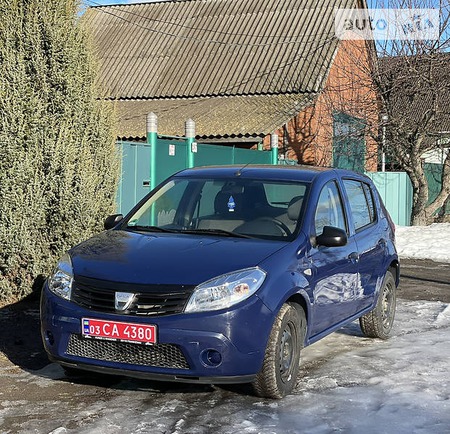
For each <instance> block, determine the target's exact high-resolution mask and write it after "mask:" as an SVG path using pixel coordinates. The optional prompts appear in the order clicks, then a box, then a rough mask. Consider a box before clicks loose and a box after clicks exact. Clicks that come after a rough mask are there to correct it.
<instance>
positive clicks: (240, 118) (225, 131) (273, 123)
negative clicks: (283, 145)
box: [111, 94, 311, 138]
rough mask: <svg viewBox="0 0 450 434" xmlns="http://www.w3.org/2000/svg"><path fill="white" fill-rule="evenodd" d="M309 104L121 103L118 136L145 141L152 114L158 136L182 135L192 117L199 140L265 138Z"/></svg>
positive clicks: (298, 98)
mask: <svg viewBox="0 0 450 434" xmlns="http://www.w3.org/2000/svg"><path fill="white" fill-rule="evenodd" d="M310 102H311V100H310V95H305V94H297V95H293V94H291V95H254V96H233V97H214V98H209V97H206V98H195V99H176V100H144V101H143V100H139V101H137V100H129V101H120V104H119V105H118V107H117V109H118V115H119V117H120V125H119V131H118V133H119V137H123V138H130V137H133V138H137V137H139V138H144V137H145V136H146V117H147V113H150V112H155V113H156V115H157V116H158V133H159V134H166V135H178V136H182V135H184V122H185V121H186V120H187V119H188V118H192V119H194V121H195V124H196V134H197V136H200V137H209V136H222V137H223V136H245V135H248V134H249V133H250V134H252V135H256V136H257V135H265V134H267V132H271V131H274V130H276V129H277V128H279V127H281V126H282V125H283V124H284V123H286V122H287V121H288V120H289V119H291V118H292V117H293V116H294V115H295V114H296V113H298V112H299V111H301V110H302V109H303V108H304V107H305V106H306V105H308V104H309V103H310ZM111 104H114V102H111Z"/></svg>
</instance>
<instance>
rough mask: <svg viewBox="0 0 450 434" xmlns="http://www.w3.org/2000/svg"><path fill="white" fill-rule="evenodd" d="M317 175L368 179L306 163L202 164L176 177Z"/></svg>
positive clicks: (296, 177) (300, 177) (309, 179)
mask: <svg viewBox="0 0 450 434" xmlns="http://www.w3.org/2000/svg"><path fill="white" fill-rule="evenodd" d="M319 175H322V176H321V178H322V179H323V178H326V179H330V178H333V177H336V176H338V177H352V178H359V179H365V180H368V179H369V178H368V177H367V176H365V175H363V174H360V173H355V172H352V171H349V170H344V169H336V168H332V167H317V166H306V165H292V166H291V165H289V166H287V165H286V166H276V165H269V164H267V165H245V164H241V165H239V164H235V165H228V166H204V167H194V168H192V169H184V170H182V171H180V172H178V173H177V174H176V175H175V176H176V177H187V178H196V177H199V178H234V177H240V178H249V179H265V180H285V181H289V180H295V181H304V182H312V181H314V179H315V178H317V177H318V176H319Z"/></svg>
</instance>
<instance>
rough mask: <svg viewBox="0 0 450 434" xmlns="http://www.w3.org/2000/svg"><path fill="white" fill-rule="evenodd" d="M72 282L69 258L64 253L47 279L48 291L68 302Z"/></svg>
mask: <svg viewBox="0 0 450 434" xmlns="http://www.w3.org/2000/svg"><path fill="white" fill-rule="evenodd" d="M72 282H73V269H72V261H71V260H70V256H69V255H68V254H67V253H66V254H64V256H63V257H62V258H61V259H60V260H59V262H58V265H57V266H56V268H55V271H54V272H53V274H52V275H51V276H50V277H49V279H48V289H50V291H51V292H53V294H56V295H58V296H59V297H62V298H64V299H66V300H70V294H71V292H72Z"/></svg>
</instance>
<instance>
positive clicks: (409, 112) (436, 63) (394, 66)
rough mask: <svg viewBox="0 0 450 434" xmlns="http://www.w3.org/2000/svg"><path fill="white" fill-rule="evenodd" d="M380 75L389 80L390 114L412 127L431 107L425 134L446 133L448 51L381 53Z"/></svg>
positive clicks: (449, 119)
mask: <svg viewBox="0 0 450 434" xmlns="http://www.w3.org/2000/svg"><path fill="white" fill-rule="evenodd" d="M380 72H381V78H382V79H383V80H385V81H386V82H388V83H389V85H388V90H389V93H390V105H391V112H392V113H391V114H390V115H391V117H393V118H394V119H392V120H393V121H394V122H395V123H401V124H402V125H403V127H404V128H406V129H410V130H415V129H416V128H417V126H420V125H421V123H423V118H424V116H426V115H427V113H430V112H431V111H432V110H433V111H434V110H435V116H434V117H433V119H432V120H431V121H430V122H429V123H428V125H427V130H428V134H429V135H431V136H433V135H440V134H444V135H446V136H449V135H450V53H434V54H430V55H422V56H409V57H405V56H397V57H384V58H382V59H381V61H380Z"/></svg>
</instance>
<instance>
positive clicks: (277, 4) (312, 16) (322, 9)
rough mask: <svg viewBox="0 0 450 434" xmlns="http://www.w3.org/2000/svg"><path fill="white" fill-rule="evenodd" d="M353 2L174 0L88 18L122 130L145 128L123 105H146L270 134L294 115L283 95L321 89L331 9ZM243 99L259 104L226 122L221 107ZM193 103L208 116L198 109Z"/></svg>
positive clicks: (210, 126) (330, 41) (108, 9)
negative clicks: (117, 108)
mask: <svg viewBox="0 0 450 434" xmlns="http://www.w3.org/2000/svg"><path fill="white" fill-rule="evenodd" d="M354 3H355V0H324V1H321V0H295V1H294V0H245V1H243V0H178V1H176V0H175V1H169V2H167V1H161V2H152V3H142V4H128V5H114V6H99V7H92V8H90V9H89V10H88V11H87V13H86V19H87V20H89V21H90V22H91V24H92V27H93V30H94V41H95V45H96V47H97V50H98V54H99V58H100V63H101V83H102V85H103V88H104V96H105V97H106V98H109V99H115V100H118V101H119V115H120V116H121V120H123V122H124V123H125V124H127V125H128V126H127V127H126V128H125V130H126V131H124V134H125V133H127V134H130V136H136V135H141V133H140V132H139V134H137V129H136V128H137V123H135V122H133V123H132V122H131V121H127V120H126V119H124V118H122V113H124V114H125V116H128V117H130V116H129V114H130V112H132V113H135V114H136V115H133V116H137V114H138V113H139V114H140V113H146V112H149V111H154V112H155V113H156V114H157V115H159V116H160V118H161V113H166V114H167V115H169V114H170V115H174V116H175V115H176V116H181V115H185V114H186V115H187V113H188V112H189V113H190V114H189V116H188V117H191V118H193V119H194V120H195V121H197V123H198V124H199V129H198V132H199V134H200V135H204V136H210V135H218V134H219V135H221V134H222V132H225V128H222V127H223V126H225V124H226V126H227V128H228V129H227V131H228V132H229V133H231V134H236V133H237V134H260V133H265V134H267V133H268V132H270V131H273V129H275V128H278V127H280V126H282V125H283V124H284V123H285V122H286V121H287V120H288V118H287V117H286V116H285V114H286V105H285V104H284V103H285V102H286V101H287V100H283V101H284V102H283V103H282V104H281V105H280V108H278V106H277V104H276V102H277V101H279V100H280V98H279V96H280V95H293V100H294V101H298V100H299V99H302V100H303V101H305V100H306V97H305V95H306V94H309V95H310V96H311V95H314V94H316V93H317V92H318V91H320V89H321V87H322V85H323V83H324V81H325V79H326V77H327V75H328V72H329V68H330V65H331V63H332V59H333V56H334V55H335V52H336V49H337V46H338V40H337V39H336V37H335V35H334V12H335V10H336V9H337V8H345V7H352V6H353V4H354ZM244 95H245V96H249V95H252V96H255V97H254V98H252V99H250V100H249V101H248V102H246V103H244V102H243V101H242V98H239V97H240V96H244ZM263 95H264V96H265V98H257V97H256V96H263ZM271 96H274V97H273V98H271ZM215 97H221V98H219V99H218V101H213V99H214V98H215ZM286 98H287V99H289V97H287V96H286ZM309 99H311V98H310V97H309ZM145 101H147V102H148V105H146V102H145ZM189 103H192V104H191V105H192V111H190V110H188V109H187V105H189ZM177 104H179V107H176V105H177ZM266 104H269V106H270V107H271V110H272V111H271V112H270V116H269V117H270V119H271V121H269V120H267V122H266V121H264V122H262V123H258V122H256V121H257V120H258V119H263V118H264V119H266V118H267V114H268V113H267V112H268V110H267V106H266ZM222 105H223V107H222ZM241 105H242V106H244V107H245V108H249V107H250V108H251V109H253V114H252V116H250V115H246V116H245V117H246V118H247V119H248V121H246V122H243V121H242V116H241V114H238V113H234V114H233V115H232V116H231V117H229V118H227V120H226V122H225V124H224V125H220V123H221V121H223V120H224V118H223V117H222V116H223V115H224V114H229V113H230V112H232V111H233V108H236V107H238V106H241ZM122 106H123V107H122ZM297 107H301V104H300V105H298V106H297ZM197 110H199V112H200V114H203V115H204V116H205V121H204V122H203V121H200V119H195V115H197V114H198V112H197ZM291 111H292V110H291ZM206 113H209V116H210V119H209V120H206ZM214 114H216V115H217V117H216V119H212V118H211V117H212V116H214ZM218 116H221V117H222V118H219V117H218ZM250 118H252V119H253V121H252V122H250ZM275 119H276V120H277V122H274V120H275ZM184 120H185V119H179V121H180V122H181V123H183V122H184ZM233 120H234V121H233ZM142 122H143V125H144V128H145V119H144V121H142ZM171 122H172V121H170V122H169V121H167V122H165V121H163V120H162V119H160V125H161V128H163V129H162V130H161V132H162V133H164V134H171V133H173V132H174V131H175V129H174V128H172V129H170V128H169V129H167V130H165V129H164V128H165V127H164V125H166V123H167V125H169V124H171ZM133 125H135V126H136V128H135V127H133ZM139 128H140V127H139ZM267 128H271V130H267ZM140 129H141V128H140Z"/></svg>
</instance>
